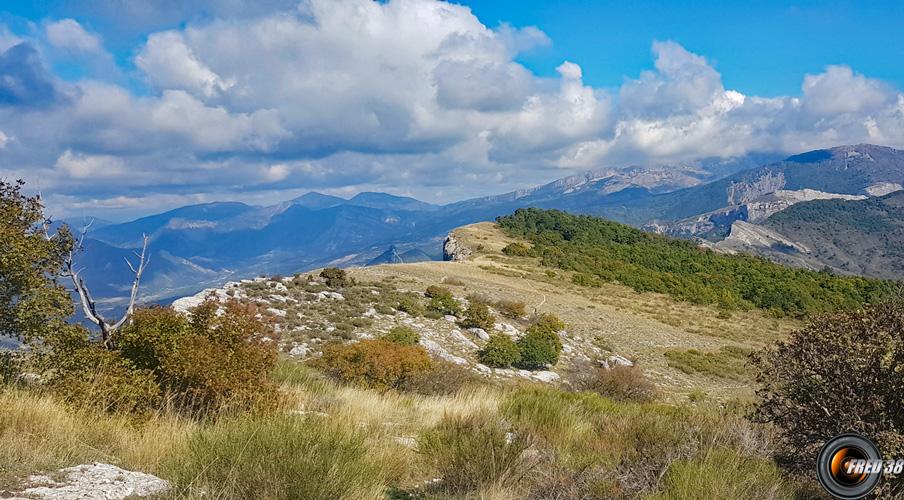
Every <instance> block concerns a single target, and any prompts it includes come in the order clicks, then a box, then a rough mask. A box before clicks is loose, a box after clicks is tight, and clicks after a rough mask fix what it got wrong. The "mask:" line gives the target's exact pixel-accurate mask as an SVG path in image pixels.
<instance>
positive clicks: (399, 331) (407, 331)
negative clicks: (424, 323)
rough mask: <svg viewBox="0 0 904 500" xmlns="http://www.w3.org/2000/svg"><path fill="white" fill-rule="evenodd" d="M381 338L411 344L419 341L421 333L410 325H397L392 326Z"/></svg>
mask: <svg viewBox="0 0 904 500" xmlns="http://www.w3.org/2000/svg"><path fill="white" fill-rule="evenodd" d="M383 340H387V341H389V342H392V343H394V344H399V345H407V346H412V345H415V344H417V343H418V342H420V341H421V335H420V334H419V333H418V332H416V331H415V330H414V329H413V328H411V327H410V326H405V325H398V326H394V327H392V329H391V330H389V333H387V334H386V335H384V336H383Z"/></svg>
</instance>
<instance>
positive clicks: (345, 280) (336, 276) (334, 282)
mask: <svg viewBox="0 0 904 500" xmlns="http://www.w3.org/2000/svg"><path fill="white" fill-rule="evenodd" d="M320 277H321V278H323V279H324V280H325V281H326V286H328V287H330V288H343V287H346V286H348V285H351V284H352V282H351V280H350V279H349V277H348V274H347V273H346V272H345V270H344V269H339V268H335V267H328V268H326V269H324V270H323V271H320Z"/></svg>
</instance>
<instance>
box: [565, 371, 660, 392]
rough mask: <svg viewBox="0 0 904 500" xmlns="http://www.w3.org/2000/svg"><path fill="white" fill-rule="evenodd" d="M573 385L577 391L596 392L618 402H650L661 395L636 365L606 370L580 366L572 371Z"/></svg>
mask: <svg viewBox="0 0 904 500" xmlns="http://www.w3.org/2000/svg"><path fill="white" fill-rule="evenodd" d="M571 383H572V387H574V388H575V389H577V390H580V391H590V392H595V393H597V394H599V395H601V396H605V397H607V398H611V399H614V400H616V401H635V402H649V401H653V400H655V399H656V397H657V396H658V395H659V391H658V389H657V388H656V385H655V384H654V383H653V382H651V381H650V380H649V379H647V377H646V375H644V373H643V370H642V369H641V368H640V367H639V366H636V365H635V366H623V365H615V366H613V367H609V368H606V367H603V366H598V365H597V366H592V365H590V363H587V364H579V365H578V366H576V367H575V368H574V369H573V370H572V377H571Z"/></svg>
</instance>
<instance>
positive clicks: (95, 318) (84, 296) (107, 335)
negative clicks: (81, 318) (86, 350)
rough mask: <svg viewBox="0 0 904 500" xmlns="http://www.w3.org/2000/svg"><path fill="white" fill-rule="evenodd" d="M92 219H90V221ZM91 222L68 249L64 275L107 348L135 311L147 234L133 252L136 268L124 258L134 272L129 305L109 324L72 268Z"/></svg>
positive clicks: (145, 256) (145, 263) (146, 261)
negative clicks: (135, 258) (97, 328)
mask: <svg viewBox="0 0 904 500" xmlns="http://www.w3.org/2000/svg"><path fill="white" fill-rule="evenodd" d="M93 222H94V221H93V220H92V221H91V223H93ZM91 223H88V224H87V225H85V227H84V228H82V231H81V234H80V235H79V238H78V240H77V241H76V243H75V244H74V245H73V247H72V250H70V251H69V255H68V257H67V258H66V262H65V264H66V275H67V276H69V277H70V278H72V283H73V285H74V286H75V290H76V292H77V293H78V296H79V301H80V302H81V304H82V311H83V312H84V313H85V318H87V319H88V321H91V322H92V323H94V324H95V325H97V326H98V327H99V328H100V333H101V340H102V341H103V343H104V346H105V347H107V348H108V349H111V348H112V347H113V334H114V333H116V331H117V330H119V329H120V328H121V327H122V326H123V325H124V324H126V322H127V321H129V320H130V319H131V317H132V314H133V313H134V312H135V302H136V301H137V300H138V289H139V286H140V284H141V276H142V275H143V274H144V270H145V268H146V267H147V264H148V262H149V260H150V259H149V258H148V255H147V248H148V236H147V235H143V240H142V245H141V253H140V254H139V253H137V252H136V253H135V255H136V256H138V266H137V268H136V267H135V265H133V264H132V262H130V261H129V259H124V260H125V261H126V265H128V266H129V269H130V270H131V271H132V273H134V274H135V279H134V280H133V281H132V290H131V293H130V294H129V305H128V307H127V308H126V311H125V313H124V314H123V315H122V317H121V318H120V319H119V321H117V322H116V323H114V324H110V323H109V322H107V319H106V318H104V317H103V316H102V315H101V314H100V313H98V312H97V302H95V300H94V298H92V297H91V292H90V291H89V290H88V287H87V285H85V282H84V280H82V279H81V277H79V272H80V270H79V271H76V270H75V268H74V262H75V252H76V251H78V250H81V249H82V246H83V244H84V241H85V235H86V234H87V232H88V228H89V227H90V226H91Z"/></svg>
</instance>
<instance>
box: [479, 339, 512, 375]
mask: <svg viewBox="0 0 904 500" xmlns="http://www.w3.org/2000/svg"><path fill="white" fill-rule="evenodd" d="M477 357H478V359H480V362H481V363H483V364H485V365H487V366H492V367H494V368H509V367H511V366H513V365H516V364H518V363H520V362H521V349H519V348H518V345H517V344H515V341H514V340H512V339H511V337H509V336H508V335H505V334H503V333H496V334H493V335H490V340H488V341H487V343H486V344H484V346H483V349H481V350H480V352H478V353H477Z"/></svg>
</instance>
